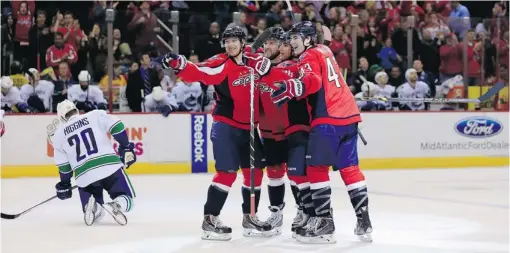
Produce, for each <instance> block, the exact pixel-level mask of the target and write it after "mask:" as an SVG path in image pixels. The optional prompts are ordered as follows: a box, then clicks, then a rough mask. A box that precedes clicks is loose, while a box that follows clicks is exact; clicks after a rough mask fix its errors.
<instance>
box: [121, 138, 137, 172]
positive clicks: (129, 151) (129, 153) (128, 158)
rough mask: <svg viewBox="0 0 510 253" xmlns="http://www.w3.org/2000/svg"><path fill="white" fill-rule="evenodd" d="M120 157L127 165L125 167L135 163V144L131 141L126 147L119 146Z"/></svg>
mask: <svg viewBox="0 0 510 253" xmlns="http://www.w3.org/2000/svg"><path fill="white" fill-rule="evenodd" d="M118 151H119V157H120V160H121V161H122V162H123V163H124V165H125V166H126V167H125V168H126V169H127V168H129V166H131V165H133V163H135V162H136V154H135V144H134V143H132V142H130V143H129V144H128V145H127V146H126V147H120V146H119V150H118Z"/></svg>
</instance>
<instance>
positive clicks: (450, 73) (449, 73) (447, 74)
mask: <svg viewBox="0 0 510 253" xmlns="http://www.w3.org/2000/svg"><path fill="white" fill-rule="evenodd" d="M445 38H446V45H442V46H441V47H440V48H439V57H440V59H441V66H440V67H439V77H440V78H439V79H440V80H441V82H444V81H445V80H448V79H450V78H452V77H454V76H456V75H462V68H463V64H462V44H459V41H458V40H457V36H455V34H449V35H448V36H446V37H445Z"/></svg>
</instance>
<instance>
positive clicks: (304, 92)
mask: <svg viewBox="0 0 510 253" xmlns="http://www.w3.org/2000/svg"><path fill="white" fill-rule="evenodd" d="M289 33H290V36H291V39H290V43H291V46H292V48H293V50H294V55H295V56H299V61H298V67H299V76H298V78H291V79H287V80H284V81H281V82H279V83H277V84H275V85H276V86H279V87H280V88H279V89H278V90H277V91H275V92H274V93H273V95H272V98H273V102H274V103H275V104H277V105H282V104H285V103H288V102H289V101H291V100H292V99H293V98H297V99H298V100H299V99H302V98H308V103H309V105H310V106H311V110H312V114H311V115H312V122H311V125H310V127H311V132H310V137H309V141H308V147H307V153H306V161H307V168H306V174H307V177H308V179H309V180H310V189H311V193H312V199H313V203H314V206H315V212H316V215H317V217H312V218H310V219H309V220H308V224H307V226H305V229H301V230H299V236H298V238H297V239H298V240H299V241H302V242H310V243H332V242H335V241H336V239H335V238H334V232H335V225H334V221H333V215H332V210H331V207H330V203H331V188H330V186H329V167H330V166H333V168H336V169H339V170H340V175H341V176H342V179H343V180H344V183H345V184H346V186H347V189H348V191H349V195H350V197H351V203H352V205H353V207H354V209H355V213H356V216H357V218H358V222H357V226H356V228H355V231H354V232H355V234H356V235H358V236H360V237H362V239H363V240H368V241H371V238H370V234H371V232H372V227H371V223H370V219H369V215H368V197H367V194H368V193H367V188H366V185H365V178H364V175H363V173H362V172H361V171H360V169H359V167H358V152H357V140H358V137H357V125H358V122H360V121H361V117H360V113H359V110H358V108H357V106H356V103H355V100H354V97H353V96H352V94H351V92H350V90H349V87H348V86H347V85H346V83H345V81H344V79H343V78H342V75H341V72H340V68H339V67H338V64H337V63H336V61H335V58H334V57H333V53H332V52H331V50H330V49H329V48H328V47H327V46H324V45H317V44H316V43H317V42H316V38H317V33H316V29H315V25H314V24H312V23H311V22H308V21H305V22H300V23H297V24H295V25H294V26H293V27H292V28H291V30H290V31H289Z"/></svg>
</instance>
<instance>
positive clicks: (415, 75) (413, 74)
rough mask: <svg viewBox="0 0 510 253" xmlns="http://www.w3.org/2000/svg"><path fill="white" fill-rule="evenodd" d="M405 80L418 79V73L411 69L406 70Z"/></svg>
mask: <svg viewBox="0 0 510 253" xmlns="http://www.w3.org/2000/svg"><path fill="white" fill-rule="evenodd" d="M405 78H406V80H407V81H409V80H410V79H411V78H413V79H414V80H416V79H417V78H418V72H416V69H413V68H410V69H407V70H406V74H405Z"/></svg>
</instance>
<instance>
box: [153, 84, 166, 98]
mask: <svg viewBox="0 0 510 253" xmlns="http://www.w3.org/2000/svg"><path fill="white" fill-rule="evenodd" d="M164 97H165V92H163V89H161V87H159V86H156V87H154V88H152V99H154V101H156V102H160V101H161V100H163V98H164Z"/></svg>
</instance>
